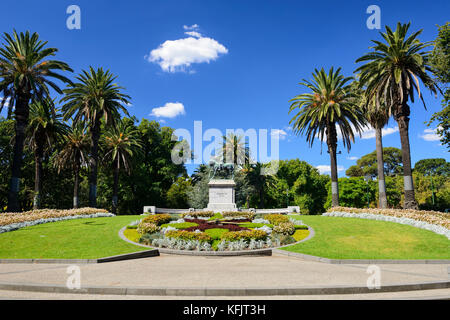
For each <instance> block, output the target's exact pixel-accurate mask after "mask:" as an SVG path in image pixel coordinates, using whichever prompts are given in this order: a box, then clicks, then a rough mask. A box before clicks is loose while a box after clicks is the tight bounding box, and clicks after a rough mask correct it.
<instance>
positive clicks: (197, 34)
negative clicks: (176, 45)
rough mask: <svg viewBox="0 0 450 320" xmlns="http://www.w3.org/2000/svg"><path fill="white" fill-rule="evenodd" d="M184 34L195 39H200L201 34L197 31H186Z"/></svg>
mask: <svg viewBox="0 0 450 320" xmlns="http://www.w3.org/2000/svg"><path fill="white" fill-rule="evenodd" d="M185 34H187V35H188V36H193V37H196V38H201V37H202V35H201V33H198V32H197V31H188V32H185Z"/></svg>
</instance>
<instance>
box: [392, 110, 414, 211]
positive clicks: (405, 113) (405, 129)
mask: <svg viewBox="0 0 450 320" xmlns="http://www.w3.org/2000/svg"><path fill="white" fill-rule="evenodd" d="M399 110H400V112H398V113H397V114H395V115H394V118H395V120H396V121H397V123H398V129H399V132H400V141H401V145H402V160H403V181H404V192H405V202H404V205H403V206H404V208H405V209H418V208H419V207H418V205H417V202H416V198H415V194H414V184H413V177H412V169H411V150H410V146H409V113H410V110H409V106H408V105H407V104H406V103H404V104H403V105H402V106H401V107H400V108H399Z"/></svg>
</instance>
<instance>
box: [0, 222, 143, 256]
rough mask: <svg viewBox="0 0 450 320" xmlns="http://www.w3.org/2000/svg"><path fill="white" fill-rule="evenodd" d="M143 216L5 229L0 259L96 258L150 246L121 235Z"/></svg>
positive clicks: (1, 239)
mask: <svg viewBox="0 0 450 320" xmlns="http://www.w3.org/2000/svg"><path fill="white" fill-rule="evenodd" d="M140 218H141V217H140V216H116V217H111V218H92V219H77V220H68V221H59V222H52V223H46V224H41V225H37V226H32V227H27V228H23V229H19V230H16V231H12V232H6V233H2V234H0V259H95V258H102V257H108V256H113V255H118V254H124V253H130V252H136V251H143V250H148V249H146V248H143V247H139V246H134V245H132V244H130V243H128V242H126V241H124V240H122V239H120V238H119V235H118V232H119V230H120V229H121V228H122V227H124V226H126V225H127V224H129V223H130V222H132V221H135V220H137V219H140ZM129 230H132V229H129Z"/></svg>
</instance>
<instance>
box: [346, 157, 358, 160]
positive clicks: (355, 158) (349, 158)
mask: <svg viewBox="0 0 450 320" xmlns="http://www.w3.org/2000/svg"><path fill="white" fill-rule="evenodd" d="M347 159H348V160H358V159H359V158H358V157H347Z"/></svg>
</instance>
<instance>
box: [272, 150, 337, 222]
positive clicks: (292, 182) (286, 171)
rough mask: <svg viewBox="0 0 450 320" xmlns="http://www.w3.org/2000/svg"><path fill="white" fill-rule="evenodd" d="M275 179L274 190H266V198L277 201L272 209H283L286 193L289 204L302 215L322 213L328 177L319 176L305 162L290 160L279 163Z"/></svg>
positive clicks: (314, 169) (315, 170)
mask: <svg viewBox="0 0 450 320" xmlns="http://www.w3.org/2000/svg"><path fill="white" fill-rule="evenodd" d="M276 178H277V181H276V184H275V186H276V188H270V189H269V190H268V198H278V199H279V200H278V201H277V202H276V203H274V204H273V206H272V207H277V208H280V207H285V206H286V203H287V199H286V198H287V191H288V194H289V199H288V200H289V204H290V205H297V206H299V207H300V211H301V212H302V213H305V214H317V213H322V212H323V211H324V204H325V201H326V199H327V189H326V185H327V183H328V181H329V180H330V178H329V176H328V175H321V174H320V173H319V171H318V170H317V169H316V168H314V167H313V166H311V165H310V164H308V163H307V162H306V161H301V160H299V159H292V160H280V161H279V168H278V171H277V174H276ZM275 191H277V193H276V194H277V196H276V197H275V196H274V193H275Z"/></svg>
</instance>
